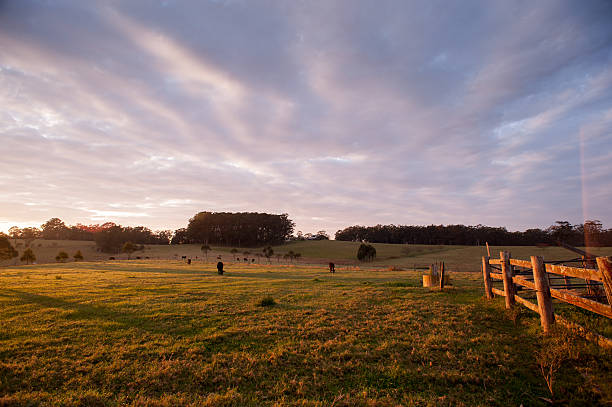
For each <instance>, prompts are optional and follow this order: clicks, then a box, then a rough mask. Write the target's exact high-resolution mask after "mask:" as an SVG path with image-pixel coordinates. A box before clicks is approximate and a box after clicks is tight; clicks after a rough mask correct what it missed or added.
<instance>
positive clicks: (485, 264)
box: [482, 256, 493, 300]
mask: <svg viewBox="0 0 612 407" xmlns="http://www.w3.org/2000/svg"><path fill="white" fill-rule="evenodd" d="M482 275H483V277H484V288H485V294H486V296H487V299H489V300H490V299H491V298H493V291H492V290H491V287H492V284H491V265H490V264H489V256H482Z"/></svg>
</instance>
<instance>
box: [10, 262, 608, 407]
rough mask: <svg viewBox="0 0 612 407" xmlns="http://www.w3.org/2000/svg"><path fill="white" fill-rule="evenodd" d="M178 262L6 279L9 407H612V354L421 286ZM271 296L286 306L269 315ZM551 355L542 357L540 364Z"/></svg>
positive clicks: (466, 278)
mask: <svg viewBox="0 0 612 407" xmlns="http://www.w3.org/2000/svg"><path fill="white" fill-rule="evenodd" d="M226 267H227V272H226V274H225V275H223V276H218V275H217V274H216V273H215V270H213V265H212V264H192V265H191V266H188V265H186V264H184V263H182V262H179V261H129V262H128V261H117V262H105V263H101V262H99V263H93V262H92V263H69V264H48V265H36V266H20V267H7V268H1V269H0V326H1V327H2V329H1V330H0V406H26V405H39V404H40V405H67V406H106V405H109V406H118V405H133V406H149V405H150V406H175V405H204V406H260V405H264V406H266V405H269V406H272V405H296V406H297V405H299V406H331V405H334V406H353V405H358V406H359V405H362V406H374V405H381V406H387V405H388V406H395V405H422V406H438V405H440V406H519V405H520V404H523V405H524V406H531V405H536V406H537V405H546V404H547V403H546V402H544V401H543V400H542V399H541V397H550V394H549V392H548V390H547V387H546V383H545V381H544V379H543V377H542V374H541V373H540V367H539V364H538V360H540V361H542V363H546V361H547V360H550V356H554V355H560V356H561V358H562V359H563V363H562V365H561V367H560V368H559V371H558V372H557V373H556V374H555V376H554V377H555V382H554V390H555V398H556V399H557V400H560V399H564V400H565V403H566V404H568V405H584V406H586V405H598V404H602V405H604V404H606V403H608V405H609V403H612V394H611V393H612V388H611V387H612V386H610V384H611V383H612V373H611V372H612V355H611V354H610V352H609V351H608V352H604V351H601V350H600V349H599V348H597V347H595V346H594V345H591V344H588V343H585V342H583V341H582V340H580V339H576V338H573V339H572V340H571V341H569V342H567V341H564V338H566V334H564V333H563V332H561V333H560V334H559V335H558V336H553V337H548V338H546V337H543V336H542V335H541V334H540V329H539V322H538V319H537V318H536V316H535V314H532V313H530V312H528V311H525V312H523V311H522V310H520V309H519V308H517V310H515V311H513V312H507V311H505V310H504V309H503V305H502V302H501V299H497V300H495V301H492V302H486V301H484V300H483V299H482V289H481V287H480V286H481V282H480V281H481V277H480V275H479V274H475V273H453V274H452V280H453V287H451V288H449V289H448V290H447V291H445V292H438V291H430V290H428V289H424V288H422V287H420V285H421V284H420V273H415V272H409V271H380V270H376V271H374V270H366V269H364V268H362V269H361V270H360V271H357V272H355V271H345V270H342V269H341V270H340V271H339V272H338V273H336V274H335V275H330V274H329V273H327V272H326V271H325V268H324V267H323V266H319V267H317V266H306V265H297V266H281V265H239V264H229V263H228V264H226ZM265 297H272V299H273V300H274V301H275V302H276V304H275V305H272V306H267V307H263V306H260V305H258V303H260V302H261V300H262V299H264V298H265ZM542 352H544V353H542Z"/></svg>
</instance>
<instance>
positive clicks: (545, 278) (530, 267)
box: [482, 252, 612, 347]
mask: <svg viewBox="0 0 612 407" xmlns="http://www.w3.org/2000/svg"><path fill="white" fill-rule="evenodd" d="M482 272H483V278H484V287H485V295H486V297H487V298H489V299H490V298H493V294H497V295H501V296H503V297H505V302H506V308H511V307H512V306H513V305H514V304H515V303H517V302H518V303H520V304H522V305H524V306H525V307H527V308H529V309H530V310H532V311H535V312H537V313H538V314H539V315H540V322H541V325H542V328H543V330H544V331H545V332H548V331H549V330H550V328H551V326H552V324H554V323H555V321H556V322H559V323H561V324H562V325H565V326H567V327H570V328H573V329H577V330H578V331H581V332H582V333H583V334H584V335H585V336H587V337H588V338H589V339H591V340H594V341H596V342H598V343H599V344H600V345H602V346H606V347H612V340H611V339H608V338H605V337H603V336H601V335H598V334H595V333H591V332H588V331H587V330H585V329H584V328H583V327H581V326H579V325H577V324H575V323H573V322H570V321H568V320H566V319H564V318H562V317H561V316H559V315H557V314H555V313H554V309H553V302H552V299H553V298H556V299H557V300H560V301H563V302H566V303H569V304H572V305H575V306H577V307H580V308H583V309H586V310H589V311H591V312H594V313H596V314H599V315H603V316H604V317H606V318H610V319H612V306H611V304H612V263H611V262H610V260H609V259H608V258H605V257H598V258H597V269H589V268H577V267H569V266H562V265H555V264H545V263H544V260H543V259H542V257H540V256H531V261H526V260H518V259H512V258H510V254H509V253H508V252H501V253H500V256H499V259H491V258H489V257H488V256H485V257H483V258H482ZM559 276H560V277H559ZM576 279H578V280H576ZM493 280H501V281H502V282H503V290H500V289H497V288H494V287H493ZM558 280H563V282H561V283H560V284H555V281H558ZM582 280H584V283H582ZM529 290H532V291H534V292H535V294H536V296H535V298H536V299H537V304H536V303H533V302H531V301H529V299H527V298H525V297H521V296H520V295H519V293H520V292H523V291H527V292H528V291H529ZM585 290H586V293H585V292H583V291H585Z"/></svg>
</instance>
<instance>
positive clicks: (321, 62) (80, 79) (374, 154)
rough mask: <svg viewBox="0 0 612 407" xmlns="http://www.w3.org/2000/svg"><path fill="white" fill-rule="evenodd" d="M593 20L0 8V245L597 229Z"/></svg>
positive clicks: (233, 1) (115, 0)
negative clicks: (201, 222) (231, 226)
mask: <svg viewBox="0 0 612 407" xmlns="http://www.w3.org/2000/svg"><path fill="white" fill-rule="evenodd" d="M611 202H612V2H610V1H597V0H590V1H584V2H582V1H569V0H568V1H564V0H552V1H547V0H542V1H537V2H531V1H505V0H493V1H490V0H482V1H471V0H466V1H463V0H462V1H448V0H440V1H437V0H433V1H432V0H423V1H404V0H398V1H387V0H381V1H360V0H337V1H328V0H320V1H300V0H295V1H286V0H278V1H268V0H261V1H247V0H227V1H223V0H216V1H203V0H202V1H200V0H198V1H188V0H184V1H178V0H177V1H172V0H166V1H144V0H142V1H127V0H126V1H119V0H109V1H96V0H90V1H79V0H45V1H43V0H39V1H33V0H0V230H4V231H6V230H7V229H8V228H9V227H11V226H13V225H17V226H21V227H24V226H40V225H41V224H42V223H44V222H45V221H46V220H48V219H50V218H52V217H59V218H61V219H62V220H64V221H65V222H66V223H67V224H76V223H77V222H80V223H84V224H91V223H103V222H105V221H113V222H116V223H119V224H123V225H144V226H148V227H150V228H151V229H153V230H157V229H176V228H179V227H185V226H186V225H187V222H188V220H189V218H190V217H192V216H193V215H194V214H196V213H197V212H200V211H232V212H238V211H256V212H268V213H288V214H289V217H290V218H291V219H292V220H294V221H295V222H296V231H297V230H301V231H303V232H304V233H306V232H316V231H318V230H326V231H327V232H328V233H330V234H332V235H333V233H335V231H336V230H338V229H342V228H344V227H347V226H350V225H355V224H360V225H375V224H379V223H380V224H391V223H392V224H406V225H425V224H458V223H461V224H470V225H476V224H484V225H489V226H505V227H507V228H508V229H509V230H524V229H526V228H530V227H547V226H549V225H551V224H553V223H554V222H555V221H556V220H567V221H570V222H571V223H573V224H577V223H582V222H583V221H584V219H598V220H600V221H602V222H603V224H604V226H606V227H612V209H611V208H612V205H611Z"/></svg>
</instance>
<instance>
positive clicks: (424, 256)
mask: <svg viewBox="0 0 612 407" xmlns="http://www.w3.org/2000/svg"><path fill="white" fill-rule="evenodd" d="M18 243H21V245H20V246H18V247H17V250H18V251H19V252H20V253H21V252H23V249H24V247H23V243H22V242H19V241H18ZM359 244H360V243H357V242H341V241H335V240H320V241H302V242H291V243H288V244H285V245H282V246H274V247H273V249H274V253H275V255H274V256H273V257H272V258H271V259H270V261H271V262H272V263H274V264H281V263H287V262H288V260H284V259H282V258H280V259H279V258H278V257H277V255H280V256H283V255H284V254H286V253H288V252H289V251H290V250H291V251H293V252H297V253H300V254H301V255H302V257H301V259H300V260H299V263H302V264H304V263H305V264H308V263H317V262H318V263H322V262H325V261H336V262H341V263H352V264H358V265H359V264H360V262H359V261H357V258H356V254H357V249H358V247H359ZM31 246H32V248H33V250H34V253H35V254H36V257H37V262H38V263H53V262H55V256H56V255H57V253H58V252H59V251H60V250H64V251H66V252H67V253H68V255H69V256H70V260H72V256H73V255H74V253H75V252H76V251H77V250H81V252H82V254H83V256H84V257H85V260H86V261H102V260H108V259H109V258H110V257H111V256H112V257H115V258H117V259H127V257H128V256H127V255H126V254H123V253H122V254H116V255H113V254H107V253H100V252H98V251H96V246H95V243H94V242H87V241H83V242H82V241H69V240H36V241H34V242H33V243H32V244H31ZM373 246H374V247H375V248H376V252H377V257H376V261H374V262H372V263H366V265H368V266H397V267H402V268H407V269H412V268H414V267H415V266H417V267H419V266H421V267H422V266H427V265H429V264H431V263H434V262H438V261H444V262H445V263H446V266H447V267H448V268H450V269H451V270H454V271H479V270H480V267H481V264H482V261H481V258H482V256H484V255H486V248H485V247H482V246H442V245H402V244H383V243H374V244H373ZM200 247H201V245H196V244H190V245H172V246H171V245H147V246H145V250H144V251H139V252H135V253H133V254H132V258H134V257H137V256H138V257H141V258H143V259H144V258H149V259H157V260H161V259H164V260H169V259H180V258H181V257H182V256H187V257H189V258H192V259H194V260H196V259H197V260H198V261H201V260H203V259H204V254H203V253H202V251H201V250H200ZM232 249H233V248H232V247H213V250H212V251H211V252H209V253H208V260H209V261H210V262H213V261H215V262H216V260H215V259H216V258H217V256H221V257H222V260H223V261H231V260H235V258H236V257H240V258H244V257H245V255H243V254H242V253H243V252H244V251H248V252H250V254H249V255H247V256H248V257H249V258H251V259H256V262H259V263H268V260H266V259H264V258H259V257H256V256H255V253H261V248H237V250H238V253H236V254H235V255H234V254H231V253H230V251H231V250H232ZM490 249H491V256H492V257H498V256H499V252H500V251H502V250H507V251H509V252H511V254H512V256H513V257H514V258H520V259H529V257H530V256H533V255H537V256H542V257H544V259H545V260H567V259H572V258H575V257H577V255H575V254H574V253H572V252H570V251H568V250H566V249H563V248H560V247H545V248H540V247H535V246H504V247H500V246H492V247H491V248H490ZM589 250H590V251H591V252H593V253H595V254H597V255H602V256H612V247H596V248H590V249H589ZM293 263H294V264H295V262H293ZM16 264H20V262H19V261H18V259H13V260H10V261H4V262H0V266H1V265H16Z"/></svg>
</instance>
